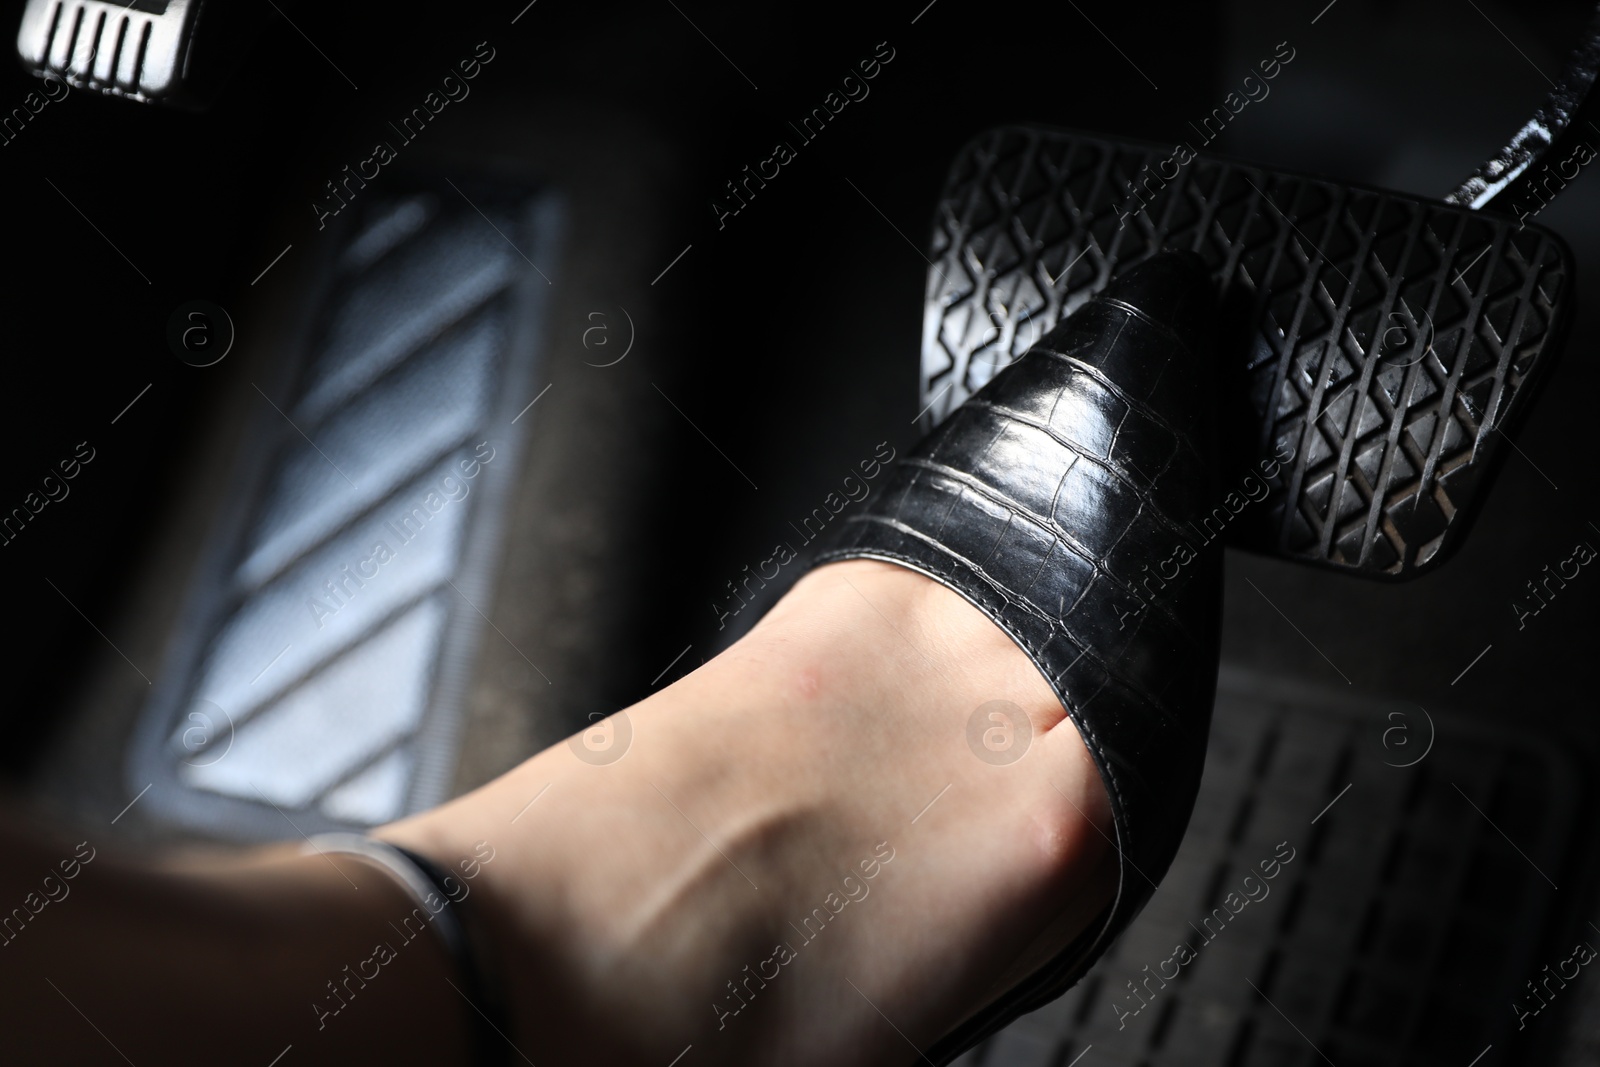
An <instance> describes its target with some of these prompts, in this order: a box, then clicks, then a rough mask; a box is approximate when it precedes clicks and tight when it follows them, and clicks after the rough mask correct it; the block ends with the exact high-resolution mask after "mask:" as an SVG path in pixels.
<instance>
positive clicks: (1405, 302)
mask: <svg viewBox="0 0 1600 1067" xmlns="http://www.w3.org/2000/svg"><path fill="white" fill-rule="evenodd" d="M1172 156H1173V149H1172V147H1171V146H1156V145H1149V144H1142V143H1133V142H1125V141H1112V140H1107V139H1105V138H1100V137H1094V136H1089V135H1086V134H1079V133H1070V132H1063V131H1056V130H1043V129H1035V128H1029V127H1007V128H1003V129H998V130H995V131H992V132H990V133H987V134H985V135H983V136H982V137H979V138H978V139H977V140H975V141H973V142H972V143H970V144H969V145H968V146H967V147H966V148H965V149H964V150H963V151H962V152H961V154H960V155H959V157H958V158H957V159H956V161H955V163H954V164H953V166H952V167H951V170H950V174H949V177H948V181H947V184H946V187H945V190H944V193H943V196H942V199H941V202H940V205H939V208H938V212H937V216H936V218H935V222H934V233H933V243H932V249H931V251H932V267H931V268H930V271H929V274H928V288H927V302H926V307H925V313H924V320H923V342H922V403H923V405H925V406H926V408H927V415H925V416H924V419H925V423H926V425H927V426H930V427H931V426H932V425H934V424H936V423H937V422H938V421H939V420H940V419H942V418H943V417H944V416H945V415H947V414H949V412H950V411H951V410H953V409H954V408H955V407H956V406H957V405H959V404H960V403H961V402H962V401H963V400H965V399H966V398H967V396H969V395H970V394H971V393H972V392H973V391H975V390H976V389H978V388H979V387H981V386H982V385H983V383H984V382H986V381H988V379H989V378H990V377H992V376H993V375H994V373H995V372H996V371H997V370H998V369H999V368H1001V367H1003V366H1005V365H1006V364H1007V363H1009V362H1010V361H1011V360H1013V359H1015V358H1016V357H1017V356H1019V355H1021V354H1022V353H1023V352H1025V351H1026V350H1027V349H1028V347H1029V346H1030V345H1031V344H1032V343H1033V342H1034V341H1035V340H1037V339H1038V338H1039V337H1041V336H1042V335H1043V334H1044V333H1045V332H1046V331H1048V330H1049V329H1050V328H1051V327H1052V326H1053V325H1055V323H1056V322H1057V320H1059V319H1060V318H1061V317H1062V316H1063V315H1066V314H1068V313H1070V312H1071V311H1073V310H1074V309H1075V308H1077V307H1078V306H1079V305H1080V304H1082V303H1084V302H1085V301H1086V300H1088V299H1089V298H1090V297H1091V296H1092V295H1094V293H1096V292H1097V291H1099V290H1100V289H1101V288H1102V287H1104V285H1105V284H1106V282H1107V281H1109V280H1110V278H1111V277H1112V276H1113V275H1114V274H1116V273H1117V272H1118V271H1119V270H1120V269H1121V268H1122V267H1124V266H1127V265H1131V264H1133V263H1136V262H1138V261H1140V260H1142V259H1144V258H1146V257H1148V256H1150V255H1152V254H1153V253H1155V252H1156V251H1159V250H1160V249H1161V248H1163V247H1167V248H1186V249H1193V250H1194V251H1196V252H1198V253H1200V255H1201V256H1203V257H1204V258H1205V260H1206V262H1207V264H1208V265H1210V267H1211V268H1212V270H1213V271H1214V272H1215V274H1216V277H1217V279H1218V281H1219V283H1220V286H1221V290H1222V293H1223V298H1224V309H1225V315H1224V319H1225V326H1224V331H1223V335H1222V338H1221V343H1220V345H1219V360H1220V362H1221V364H1222V373H1223V375H1224V377H1225V378H1226V379H1227V383H1226V384H1227V392H1226V395H1228V396H1230V397H1232V398H1233V407H1232V409H1231V410H1229V411H1227V412H1226V413H1225V418H1224V420H1223V424H1224V426H1225V427H1227V428H1228V440H1227V446H1228V453H1229V462H1230V466H1231V468H1232V471H1231V474H1230V475H1229V476H1228V478H1226V479H1225V481H1224V488H1225V491H1226V490H1233V491H1234V492H1233V497H1232V499H1231V500H1230V499H1228V498H1226V497H1225V498H1224V501H1223V503H1222V504H1221V505H1219V506H1220V507H1221V509H1222V510H1221V511H1219V512H1218V513H1217V515H1216V518H1215V522H1214V523H1213V524H1211V525H1213V526H1214V527H1215V528H1216V530H1218V531H1224V532H1225V535H1226V536H1227V538H1228V540H1229V541H1230V542H1231V543H1234V544H1238V545H1242V546H1245V547H1249V548H1253V549H1256V550H1259V551H1263V552H1269V553H1272V554H1275V555H1279V556H1284V557H1287V558H1290V559H1295V560H1299V561H1302V562H1307V563H1313V564H1318V565H1323V566H1328V567H1333V568H1336V569H1340V570H1345V571H1354V572H1360V573H1365V574H1370V575H1378V576H1386V577H1409V576H1411V575H1413V574H1415V573H1417V572H1419V571H1421V570H1423V569H1425V568H1427V567H1429V566H1431V565H1434V564H1437V563H1438V562H1440V561H1441V560H1442V559H1444V558H1445V556H1446V555H1447V554H1448V553H1449V552H1450V550H1451V549H1452V548H1453V547H1454V546H1455V545H1456V544H1457V543H1459V541H1460V540H1461V538H1462V536H1463V535H1464V534H1465V532H1466V526H1467V523H1468V521H1469V520H1470V517H1471V511H1472V508H1473V506H1474V505H1475V503H1477V500H1478V498H1479V497H1480V496H1481V495H1482V490H1483V488H1484V485H1485V482H1486V481H1487V478H1486V472H1487V471H1488V470H1490V469H1492V465H1493V463H1494V462H1495V461H1496V459H1497V458H1498V456H1499V454H1500V453H1501V452H1502V451H1503V447H1502V446H1503V445H1504V441H1503V439H1502V433H1501V431H1503V430H1505V429H1507V428H1512V424H1511V423H1509V422H1508V420H1513V419H1515V418H1516V416H1518V415H1519V413H1520V412H1521V411H1522V410H1523V409H1524V408H1526V406H1527V405H1528V403H1529V401H1530V392H1531V389H1530V387H1531V385H1532V384H1533V382H1534V380H1535V378H1536V377H1537V375H1538V374H1539V372H1540V371H1541V370H1542V367H1543V365H1544V364H1545V363H1548V362H1549V358H1548V357H1549V356H1550V355H1551V354H1553V353H1554V351H1555V350H1556V348H1557V346H1558V343H1559V339H1560V335H1561V333H1562V331H1563V328H1564V325H1565V318H1566V315H1565V311H1566V294H1567V293H1568V291H1569V289H1570V286H1569V279H1570V274H1571V266H1570V258H1571V257H1570V253H1568V251H1567V249H1566V247H1565V245H1564V244H1563V243H1562V242H1561V241H1560V239H1559V238H1557V237H1556V236H1554V235H1553V234H1551V233H1549V232H1548V231H1546V230H1543V229H1541V228H1539V227H1536V226H1531V225H1530V226H1526V227H1521V228H1519V227H1518V225H1517V223H1516V221H1515V220H1513V219H1508V218H1505V217H1503V216H1496V215H1490V214H1486V213H1479V212H1474V211H1471V210H1467V209H1465V208H1458V207H1452V206H1449V205H1446V204H1443V203H1439V202H1434V201H1428V200H1422V199H1418V198H1416V197H1411V196H1406V195H1403V194H1398V193H1392V192H1383V191H1379V190H1373V189H1365V188H1359V187H1355V186H1348V185H1342V184H1339V183H1335V182H1330V181H1324V180H1320V179H1316V178H1309V177H1302V176H1299V175H1293V174H1285V173H1280V172H1277V171H1269V170H1264V169H1261V168H1259V167H1252V166H1247V165H1243V164H1238V163H1233V162H1229V161H1226V160H1223V159H1218V158H1215V157H1212V156H1206V155H1201V156H1198V157H1196V158H1194V159H1192V160H1190V161H1188V162H1187V163H1185V164H1183V165H1181V166H1180V165H1178V164H1177V163H1176V162H1175V161H1174V160H1173V159H1172V158H1171V157H1172ZM1285 456H1287V457H1290V458H1289V459H1288V461H1287V462H1286V463H1282V464H1281V467H1282V469H1281V470H1279V469H1277V466H1275V465H1274V463H1273V461H1274V458H1275V457H1278V458H1280V459H1281V457H1285ZM1264 468H1265V469H1264ZM1248 478H1255V479H1257V480H1258V481H1262V482H1265V483H1266V484H1267V485H1268V486H1269V487H1270V494H1268V495H1266V497H1265V499H1264V500H1262V501H1261V502H1260V503H1254V502H1250V501H1249V497H1250V495H1252V494H1253V493H1255V492H1256V490H1255V489H1254V485H1255V483H1254V482H1251V483H1247V482H1246V481H1245V480H1246V479H1248Z"/></svg>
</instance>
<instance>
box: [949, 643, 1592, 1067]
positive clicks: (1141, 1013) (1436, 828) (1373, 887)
mask: <svg viewBox="0 0 1600 1067" xmlns="http://www.w3.org/2000/svg"><path fill="white" fill-rule="evenodd" d="M1435 731H1436V732H1435ZM1430 739H1431V740H1430ZM1430 746H1431V750H1430ZM1424 752H1426V755H1424ZM1408 763H1414V766H1410V767H1406V766H1400V765H1402V764H1408ZM1386 764H1387V765H1386ZM1578 802H1579V793H1578V788H1577V781H1576V779H1575V777H1574V775H1573V773H1572V772H1571V769H1570V767H1569V765H1568V763H1567V761H1566V759H1565V758H1564V757H1563V756H1562V755H1561V754H1560V753H1559V752H1558V751H1557V750H1555V749H1554V748H1553V747H1549V746H1545V745H1542V744H1541V743H1539V742H1538V741H1537V740H1536V739H1533V738H1530V737H1529V736H1528V735H1527V734H1525V733H1522V732H1518V731H1516V730H1514V729H1512V728H1510V727H1509V726H1508V727H1507V728H1506V729H1504V730H1503V731H1495V732H1492V733H1491V732H1488V731H1487V730H1485V729H1484V728H1482V727H1480V726H1476V725H1472V724H1468V723H1464V722H1459V721H1456V720H1454V719H1452V718H1447V717H1445V716H1442V715H1439V714H1438V713H1437V712H1435V713H1434V714H1433V715H1432V716H1431V717H1430V716H1429V715H1428V713H1426V712H1425V711H1424V710H1423V709H1421V708H1419V707H1417V706H1415V705H1404V704H1395V705H1387V706H1378V705H1375V704H1373V703H1371V702H1366V703H1360V704H1358V703H1355V702H1353V701H1349V700H1347V699H1346V700H1331V699H1321V698H1319V697H1316V696H1310V697H1308V696H1306V695H1304V694H1297V693H1288V692H1286V691H1283V690H1277V691H1273V690H1269V689H1266V688H1264V687H1262V686H1260V685H1258V684H1256V683H1254V682H1253V681H1252V680H1251V679H1250V678H1249V677H1247V676H1243V675H1236V674H1230V673H1228V672H1224V677H1223V684H1222V688H1221V691H1220V692H1219V694H1218V701H1217V709H1216V719H1215V723H1214V726H1213V730H1212V739H1211V750H1210V755H1209V757H1208V760H1207V764H1206V772H1205V780H1204V783H1203V784H1202V786H1201V792H1200V800H1199V804H1198V807H1197V808H1196V811H1195V816H1194V821H1193V823H1192V824H1191V827H1190V830H1189V836H1188V837H1187V839H1186V840H1185V842H1184V846H1183V850H1182V851H1181V852H1180V853H1179V855H1178V858H1177V861H1176V862H1175V863H1174V864H1173V867H1172V871H1171V872H1170V873H1169V874H1168V875H1167V877H1166V879H1165V880H1164V881H1163V882H1162V884H1161V888H1160V890H1159V891H1158V892H1157V893H1156V895H1155V898H1154V899H1153V900H1152V902H1151V904H1150V906H1149V908H1148V909H1147V910H1146V912H1145V913H1144V914H1143V915H1142V916H1140V918H1139V919H1138V920H1137V921H1136V922H1135V924H1134V925H1133V926H1132V927H1131V928H1130V929H1129V930H1128V932H1127V933H1126V934H1125V935H1124V936H1123V937H1122V939H1121V940H1120V941H1119V942H1118V943H1117V945H1116V946H1115V947H1114V948H1113V949H1112V951H1111V952H1110V953H1109V954H1108V956H1107V957H1106V958H1105V959H1104V960H1103V961H1102V962H1101V963H1100V964H1099V966H1097V967H1096V968H1095V970H1094V972H1093V973H1092V974H1091V975H1090V976H1089V977H1088V978H1087V979H1085V980H1084V982H1083V983H1081V984H1080V985H1079V986H1077V987H1076V988H1074V989H1073V990H1071V991H1070V992H1068V993H1067V995H1066V996H1064V997H1062V998H1061V999H1060V1000H1058V1001H1056V1002H1054V1003H1053V1004H1051V1005H1049V1006H1048V1007H1046V1008H1043V1009H1041V1010H1040V1011H1038V1012H1035V1013H1033V1014H1032V1015H1029V1016H1025V1017H1024V1018H1022V1019H1020V1020H1018V1021H1017V1022H1016V1023H1014V1024H1013V1025H1012V1026H1011V1027H1009V1028H1008V1029H1007V1030H1005V1031H1002V1032H1001V1033H999V1034H997V1035H995V1037H993V1038H991V1039H990V1040H989V1041H988V1042H986V1043H985V1044H984V1045H982V1046H980V1047H979V1048H977V1049H974V1050H972V1051H971V1052H969V1053H967V1055H966V1056H964V1057H962V1058H961V1059H960V1060H959V1061H957V1062H959V1063H961V1064H963V1065H967V1067H977V1065H982V1067H1065V1065H1068V1064H1072V1063H1076V1062H1079V1061H1078V1060H1077V1057H1079V1056H1081V1055H1083V1054H1084V1052H1085V1050H1086V1049H1090V1048H1091V1046H1092V1050H1091V1051H1089V1052H1088V1054H1087V1055H1086V1056H1083V1059H1082V1061H1081V1067H1111V1065H1117V1067H1124V1065H1126V1067H1132V1065H1136V1064H1137V1065H1146V1067H1189V1065H1195V1067H1199V1065H1205V1067H1224V1065H1226V1067H1268V1065H1272V1067H1277V1065H1291V1064H1292V1065H1297V1067H1298V1065H1310V1064H1325V1063H1328V1062H1331V1063H1335V1064H1338V1065H1340V1067H1344V1065H1346V1064H1362V1065H1364V1067H1372V1065H1380V1067H1381V1065H1390V1064H1392V1065H1396V1067H1399V1065H1402V1064H1404V1065H1407V1067H1421V1065H1430V1064H1440V1065H1448V1067H1465V1065H1466V1064H1468V1063H1470V1062H1472V1061H1473V1058H1474V1057H1475V1056H1477V1055H1478V1054H1479V1053H1481V1052H1482V1051H1483V1050H1484V1049H1485V1047H1487V1046H1488V1045H1490V1044H1493V1045H1495V1046H1496V1048H1497V1049H1499V1050H1504V1049H1505V1048H1506V1046H1508V1045H1510V1044H1511V1042H1512V1038H1513V1036H1514V1034H1515V1032H1516V1030H1517V1026H1516V1022H1517V1019H1516V1017H1515V1016H1514V1014H1513V1012H1512V1011H1511V1010H1510V1009H1509V1005H1511V1004H1512V1003H1513V1001H1515V1000H1526V999H1528V993H1527V990H1526V988H1525V983H1526V982H1527V981H1528V980H1529V979H1534V978H1537V977H1540V976H1541V973H1542V972H1541V971H1540V967H1541V965H1542V964H1544V963H1546V962H1549V961H1550V960H1551V959H1557V958H1560V957H1563V956H1566V955H1568V954H1569V952H1568V951H1562V952H1560V953H1559V954H1558V955H1557V956H1548V955H1544V956H1541V955H1540V954H1539V953H1540V950H1541V948H1542V947H1543V946H1542V945H1541V938H1542V936H1543V935H1544V934H1545V933H1546V932H1547V926H1548V923H1549V921H1550V919H1551V916H1552V910H1553V901H1554V898H1555V890H1554V888H1553V885H1552V884H1551V883H1550V882H1549V881H1548V880H1547V876H1548V878H1553V879H1556V880H1557V882H1559V880H1560V878H1561V865H1562V857H1563V856H1564V855H1565V854H1567V852H1568V850H1569V849H1571V848H1573V847H1575V845H1576V843H1575V842H1574V841H1573V840H1572V832H1573V830H1574V817H1575V815H1576V807H1577V804H1578ZM1519 851H1520V853H1521V854H1519ZM1136 877H1137V876H1136ZM1179 946H1183V949H1182V950H1180V948H1179ZM1564 948H1565V949H1567V950H1570V945H1567V946H1564ZM1496 1055H1500V1052H1497V1053H1496ZM1499 1062H1511V1061H1510V1060H1504V1059H1502V1060H1500V1061H1499Z"/></svg>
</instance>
